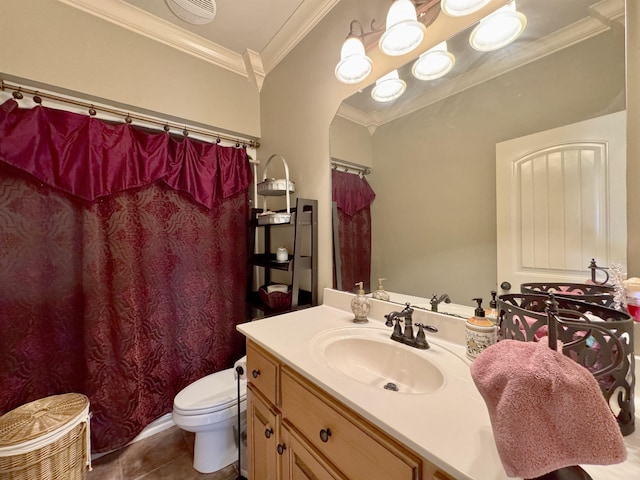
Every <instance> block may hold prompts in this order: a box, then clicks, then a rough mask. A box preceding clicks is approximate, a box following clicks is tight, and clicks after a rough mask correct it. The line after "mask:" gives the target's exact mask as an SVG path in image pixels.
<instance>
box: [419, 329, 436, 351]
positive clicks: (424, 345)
mask: <svg viewBox="0 0 640 480" xmlns="http://www.w3.org/2000/svg"><path fill="white" fill-rule="evenodd" d="M416 327H418V333H417V334H416V340H415V347H416V348H419V349H421V350H427V349H428V348H431V345H429V342H427V336H426V335H425V334H424V331H425V330H429V331H430V332H437V331H438V329H437V328H436V327H432V326H431V325H425V324H423V323H416Z"/></svg>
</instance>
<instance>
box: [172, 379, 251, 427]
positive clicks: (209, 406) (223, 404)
mask: <svg viewBox="0 0 640 480" xmlns="http://www.w3.org/2000/svg"><path fill="white" fill-rule="evenodd" d="M246 396H247V381H246V380H241V381H240V398H241V401H244V400H245V398H246ZM237 400H238V381H237V380H236V379H235V378H234V375H233V369H232V368H230V369H227V370H222V371H220V372H216V373H212V374H211V375H207V376H206V377H203V378H201V379H200V380H196V381H195V382H193V383H192V384H191V385H188V386H187V387H185V388H184V389H182V390H181V391H180V393H178V395H176V398H174V400H173V409H174V410H175V411H177V412H178V413H181V414H182V415H199V414H203V413H211V412H216V411H218V410H224V409H225V408H229V407H232V406H234V405H236V404H237V403H238V402H237Z"/></svg>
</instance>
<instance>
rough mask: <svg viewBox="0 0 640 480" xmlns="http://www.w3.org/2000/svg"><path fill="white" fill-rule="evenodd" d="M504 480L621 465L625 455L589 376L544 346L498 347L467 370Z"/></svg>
mask: <svg viewBox="0 0 640 480" xmlns="http://www.w3.org/2000/svg"><path fill="white" fill-rule="evenodd" d="M471 376H472V378H473V381H474V382H475V384H476V387H477V388H478V391H479V392H480V394H481V395H482V398H483V399H484V401H485V403H486V405H487V409H488V411H489V417H490V419H491V426H492V429H493V436H494V439H495V443H496V447H497V449H498V454H499V455H500V460H501V461H502V465H503V467H504V470H505V472H506V474H507V475H508V476H509V477H523V478H535V477H539V476H542V475H544V474H547V473H549V472H552V471H554V470H557V469H559V468H562V467H568V466H572V465H580V464H592V465H610V464H614V463H620V462H622V461H624V460H625V459H626V457H627V451H626V448H625V446H624V441H623V438H622V434H621V433H620V429H619V427H618V424H617V422H616V419H615V417H614V416H613V413H612V412H611V410H610V409H609V406H608V405H607V402H606V401H605V399H604V396H603V395H602V392H601V391H600V387H599V386H598V383H597V381H596V380H595V378H594V377H593V375H591V373H590V372H589V371H588V370H587V369H585V368H584V367H582V366H581V365H579V364H578V363H576V362H574V361H573V360H571V359H570V358H568V357H566V356H565V355H563V354H562V353H560V352H557V351H555V350H552V349H550V348H549V347H548V346H547V343H546V342H520V341H517V340H503V341H501V342H498V343H497V344H495V345H492V346H491V347H489V348H487V349H486V350H485V351H484V352H482V354H480V355H479V356H478V358H477V359H476V360H475V361H474V362H473V364H472V365H471Z"/></svg>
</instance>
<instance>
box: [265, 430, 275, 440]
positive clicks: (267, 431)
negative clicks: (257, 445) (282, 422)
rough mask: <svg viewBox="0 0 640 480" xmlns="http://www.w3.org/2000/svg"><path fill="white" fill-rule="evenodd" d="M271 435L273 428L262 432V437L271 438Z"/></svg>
mask: <svg viewBox="0 0 640 480" xmlns="http://www.w3.org/2000/svg"><path fill="white" fill-rule="evenodd" d="M271 435H273V428H267V429H265V431H264V436H265V437H267V438H271Z"/></svg>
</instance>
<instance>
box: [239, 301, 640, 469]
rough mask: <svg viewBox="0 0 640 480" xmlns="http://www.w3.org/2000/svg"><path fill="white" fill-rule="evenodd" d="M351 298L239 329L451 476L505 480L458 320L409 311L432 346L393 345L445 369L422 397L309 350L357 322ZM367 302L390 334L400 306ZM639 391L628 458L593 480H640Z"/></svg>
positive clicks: (374, 320)
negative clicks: (431, 329)
mask: <svg viewBox="0 0 640 480" xmlns="http://www.w3.org/2000/svg"><path fill="white" fill-rule="evenodd" d="M352 298H353V295H351V294H348V293H344V292H338V291H335V290H331V289H326V290H325V293H324V305H322V306H318V307H313V308H309V309H305V310H300V311H297V312H293V313H288V314H284V315H278V316H275V317H269V318H266V319H264V320H258V321H253V322H251V323H245V324H242V325H239V326H238V330H239V331H240V332H241V333H243V334H244V335H245V336H246V337H247V338H249V339H251V340H253V341H254V342H255V343H257V344H258V345H260V346H261V347H263V348H264V349H265V350H267V351H268V352H270V353H271V354H273V355H274V356H275V357H276V358H278V359H280V360H281V361H282V362H284V363H287V364H288V365H289V366H290V367H291V368H293V369H294V370H296V371H297V372H298V373H300V374H301V375H303V376H304V377H306V378H307V379H309V380H310V381H312V382H313V383H315V384H317V385H319V386H320V387H322V388H323V389H325V390H327V391H328V392H329V393H331V394H332V395H334V396H335V397H336V398H338V399H339V400H340V401H342V402H343V403H344V404H346V405H348V406H349V407H351V408H352V409H353V410H354V411H356V412H357V413H359V414H360V415H362V416H363V417H365V418H367V419H368V420H369V421H370V422H371V423H373V424H374V425H376V426H378V427H380V428H381V429H382V430H384V431H385V432H387V433H388V434H389V435H391V436H393V437H394V438H396V439H397V440H398V441H400V442H401V443H403V444H405V445H406V446H407V447H409V448H410V449H412V450H413V451H415V452H416V453H417V454H418V455H420V456H422V457H424V458H425V459H427V460H429V461H430V462H432V463H434V464H435V465H437V466H438V467H439V468H441V469H442V470H444V471H446V472H447V473H449V474H450V475H452V476H453V477H455V478H456V479H459V480H499V479H501V480H503V479H506V478H508V477H507V476H506V474H505V473H504V470H503V468H502V463H501V462H500V459H499V457H498V452H497V450H496V447H495V442H494V439H493V432H492V429H491V422H490V420H489V415H488V413H487V408H486V405H485V403H484V400H483V399H482V397H481V396H480V394H479V392H478V391H477V389H476V387H475V385H474V383H473V380H472V379H471V375H470V373H469V365H470V363H469V361H468V360H467V359H466V357H465V349H464V347H463V345H462V342H463V341H464V340H463V339H464V320H462V319H459V318H455V317H449V316H446V315H441V314H434V313H432V312H426V311H420V310H415V312H414V315H413V317H414V323H420V322H424V323H427V324H430V325H433V326H436V327H437V328H438V329H439V332H438V333H427V338H428V340H429V342H430V344H431V347H432V348H431V349H429V350H426V351H421V350H417V349H414V348H411V347H407V346H405V345H401V344H398V343H396V342H393V344H394V345H399V346H401V347H402V348H410V349H411V350H412V351H413V352H417V353H418V354H419V355H424V356H425V357H426V358H428V359H429V360H431V361H432V362H433V363H434V364H436V365H438V366H439V367H440V368H441V369H442V370H443V371H444V372H445V382H444V384H443V385H442V387H440V388H439V389H438V390H436V391H434V392H431V393H428V394H424V395H413V394H399V393H397V392H390V391H386V390H382V389H379V388H373V387H371V386H369V385H365V384H362V383H359V382H357V381H354V380H353V379H351V378H349V377H347V376H346V375H344V374H342V373H340V372H337V371H335V370H333V369H332V368H331V367H329V366H328V365H326V364H323V363H322V362H321V361H318V360H316V359H315V358H314V355H312V353H311V344H312V341H313V339H314V337H316V336H317V335H319V334H321V333H322V332H325V331H327V330H328V329H333V328H339V327H352V328H353V327H356V328H357V327H358V326H359V325H356V324H354V323H353V322H352V319H353V314H352V313H351V309H350V301H351V299H352ZM371 304H372V308H371V312H370V314H369V320H370V321H369V322H368V323H366V324H363V326H364V327H366V328H372V327H374V328H380V329H381V330H382V329H386V331H387V332H388V333H389V335H390V334H391V329H390V328H387V327H385V326H384V317H383V316H384V315H385V314H387V313H389V312H391V311H393V310H400V309H401V308H399V307H398V306H397V305H393V304H389V303H387V302H381V301H378V300H372V301H371ZM389 341H390V342H391V340H389ZM451 353H453V355H451ZM636 358H638V357H636ZM637 363H638V362H637ZM638 391H639V389H638V388H637V387H636V432H635V433H633V434H632V435H628V436H627V437H625V443H626V445H627V452H628V459H627V460H626V461H625V462H624V463H621V464H618V465H609V466H592V465H583V468H584V469H585V470H586V471H587V472H588V473H589V474H590V475H591V476H592V477H593V478H594V480H605V479H606V480H609V479H611V480H613V479H615V480H626V479H628V480H631V479H633V480H637V479H640V412H639V410H640V408H639V407H640V402H639V401H638Z"/></svg>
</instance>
